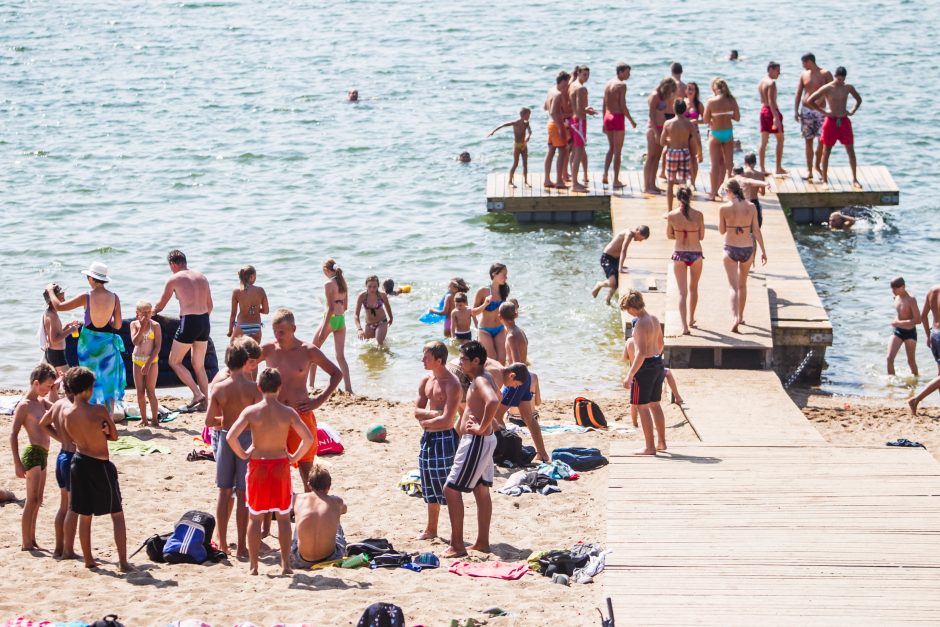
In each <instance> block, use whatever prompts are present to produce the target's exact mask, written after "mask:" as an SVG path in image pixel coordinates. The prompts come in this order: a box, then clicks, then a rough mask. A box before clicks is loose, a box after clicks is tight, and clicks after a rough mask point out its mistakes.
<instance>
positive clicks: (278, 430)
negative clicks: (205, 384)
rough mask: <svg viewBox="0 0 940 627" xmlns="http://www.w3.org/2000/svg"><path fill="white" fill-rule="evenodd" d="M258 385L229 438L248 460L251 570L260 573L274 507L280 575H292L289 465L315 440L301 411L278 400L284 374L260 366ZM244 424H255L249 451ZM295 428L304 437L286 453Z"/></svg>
mask: <svg viewBox="0 0 940 627" xmlns="http://www.w3.org/2000/svg"><path fill="white" fill-rule="evenodd" d="M258 387H259V388H261V393H262V394H264V398H263V399H262V400H261V402H259V403H256V404H254V405H251V406H249V407H246V408H245V409H244V410H243V411H242V413H241V415H239V416H238V419H237V420H236V421H235V424H233V425H232V428H231V429H229V432H228V436H226V440H227V441H228V445H229V446H230V447H231V448H232V452H233V453H235V455H236V456H238V457H240V458H241V459H245V460H248V477H247V481H246V483H247V489H246V494H245V496H246V500H247V501H248V514H249V517H250V518H249V521H248V560H249V567H250V569H251V571H250V572H251V574H252V575H257V574H258V557H259V555H260V553H261V521H262V519H264V518H265V517H267V516H269V515H270V513H271V512H274V514H275V516H276V517H277V535H278V538H277V539H278V542H279V543H280V545H281V574H282V575H289V574H291V573H292V572H294V571H293V570H291V566H290V545H291V528H290V510H291V500H292V496H293V495H292V493H291V480H290V465H291V464H296V463H297V462H298V460H300V459H301V458H302V457H303V456H304V454H305V453H306V452H307V451H308V450H309V449H310V447H311V446H314V445H315V444H316V441H317V440H316V436H315V435H314V434H313V433H311V432H310V429H309V428H307V425H305V424H304V423H303V421H301V419H300V416H299V415H298V414H297V412H296V411H294V410H293V409H291V407H290V406H289V405H285V404H284V403H282V402H281V401H279V400H278V399H277V394H278V390H280V388H281V373H280V372H278V371H277V369H276V368H265V369H264V370H262V371H261V374H260V375H258ZM245 429H251V446H249V447H248V450H245V449H244V448H242V445H241V442H240V441H239V436H241V434H242V432H243V431H244V430H245ZM291 432H294V433H296V434H297V435H299V436H300V446H298V447H297V450H295V451H294V452H293V453H291V454H290V455H288V454H287V451H288V445H287V443H288V435H289V434H290V433H291ZM305 478H307V477H305ZM308 489H309V487H308Z"/></svg>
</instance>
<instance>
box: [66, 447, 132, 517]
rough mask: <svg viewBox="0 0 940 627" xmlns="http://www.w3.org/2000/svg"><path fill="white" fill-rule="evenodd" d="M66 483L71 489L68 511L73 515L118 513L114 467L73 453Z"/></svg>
mask: <svg viewBox="0 0 940 627" xmlns="http://www.w3.org/2000/svg"><path fill="white" fill-rule="evenodd" d="M69 481H70V483H71V488H72V498H71V499H70V500H69V509H71V510H72V511H73V512H75V513H76V514H78V515H80V516H103V515H104V514H116V513H117V512H120V511H122V508H121V488H120V486H118V474H117V468H115V467H114V464H113V463H111V461H110V460H107V459H98V458H96V457H88V456H87V455H82V454H81V453H75V455H73V456H72V467H71V471H70V472H69Z"/></svg>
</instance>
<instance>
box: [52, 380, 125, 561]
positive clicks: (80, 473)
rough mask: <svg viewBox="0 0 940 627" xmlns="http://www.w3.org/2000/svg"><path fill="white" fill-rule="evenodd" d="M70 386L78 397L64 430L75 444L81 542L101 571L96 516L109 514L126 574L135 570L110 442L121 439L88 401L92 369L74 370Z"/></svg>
mask: <svg viewBox="0 0 940 627" xmlns="http://www.w3.org/2000/svg"><path fill="white" fill-rule="evenodd" d="M65 383H66V385H67V386H68V388H69V390H71V391H72V394H73V395H74V397H75V398H74V402H73V404H72V406H71V407H69V408H68V409H66V410H65V411H64V412H63V414H64V415H63V421H62V422H63V425H64V427H65V432H66V433H67V434H68V436H69V438H71V439H72V441H74V442H75V455H73V456H72V466H71V473H70V482H71V488H72V498H71V500H70V501H69V508H70V509H71V510H72V511H73V512H75V513H76V514H78V539H79V542H80V543H81V545H82V556H83V557H84V558H85V568H97V567H98V562H97V561H95V558H94V556H93V555H92V553H91V517H92V516H103V515H105V514H110V515H111V524H112V525H113V526H114V543H115V544H116V545H117V552H118V568H119V569H120V571H121V572H125V573H126V572H129V571H131V570H134V568H133V567H132V566H131V565H130V564H129V563H128V562H127V529H126V527H125V523H124V508H123V506H122V505H121V487H120V485H118V473H117V468H115V467H114V464H113V463H112V462H111V460H110V459H109V456H108V455H109V454H108V440H111V441H114V440H117V439H118V434H117V427H115V426H114V421H113V420H112V419H111V414H110V413H109V412H108V409H107V408H106V407H104V406H103V405H91V404H90V403H89V402H88V401H89V399H91V393H92V391H93V389H94V387H95V375H94V373H93V372H92V371H91V370H89V369H88V368H72V369H71V370H69V371H68V373H67V374H66V375H65Z"/></svg>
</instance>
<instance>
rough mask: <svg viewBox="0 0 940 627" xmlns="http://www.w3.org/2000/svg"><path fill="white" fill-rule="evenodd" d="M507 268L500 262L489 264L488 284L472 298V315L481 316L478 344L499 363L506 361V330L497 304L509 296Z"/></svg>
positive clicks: (500, 303)
mask: <svg viewBox="0 0 940 627" xmlns="http://www.w3.org/2000/svg"><path fill="white" fill-rule="evenodd" d="M508 276H509V270H508V269H507V268H506V266H505V265H503V264H501V263H494V264H493V265H492V266H490V285H488V286H486V285H485V286H483V287H481V288H480V289H478V290H477V293H476V296H475V297H474V299H473V316H474V317H476V316H481V317H482V319H481V320H480V336H479V338H480V339H479V341H480V344H482V345H483V348H485V349H486V354H487V355H492V356H493V357H495V358H496V360H497V361H499V363H501V364H504V363H506V330H505V329H504V328H503V325H502V324H501V323H500V321H499V306H500V305H502V304H503V302H505V301H506V299H507V298H509V285H508V284H507V283H506V279H507V278H508Z"/></svg>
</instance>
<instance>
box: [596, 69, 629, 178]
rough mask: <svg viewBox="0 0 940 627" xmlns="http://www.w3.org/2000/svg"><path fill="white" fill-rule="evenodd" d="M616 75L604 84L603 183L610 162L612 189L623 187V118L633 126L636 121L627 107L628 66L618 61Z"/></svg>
mask: <svg viewBox="0 0 940 627" xmlns="http://www.w3.org/2000/svg"><path fill="white" fill-rule="evenodd" d="M616 71H617V76H616V77H615V78H612V79H610V80H609V81H607V84H606V85H604V106H603V114H604V124H603V130H604V133H606V134H607V156H606V157H604V179H603V182H604V185H607V172H608V170H609V169H610V165H611V163H613V166H614V189H623V183H621V182H620V155H621V153H622V152H623V138H624V135H625V133H626V124H624V120H630V124H631V125H632V126H633V128H636V122H635V121H634V120H633V116H632V115H630V109H629V108H627V80H628V79H629V78H630V66H629V65H627V64H626V63H620V64H618V65H617V68H616Z"/></svg>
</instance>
